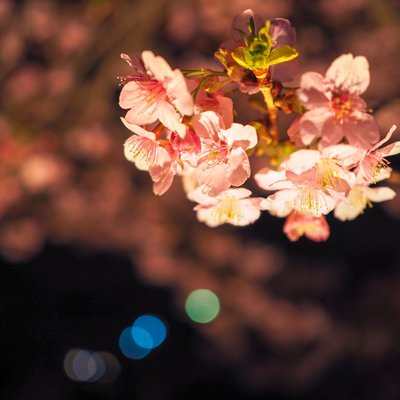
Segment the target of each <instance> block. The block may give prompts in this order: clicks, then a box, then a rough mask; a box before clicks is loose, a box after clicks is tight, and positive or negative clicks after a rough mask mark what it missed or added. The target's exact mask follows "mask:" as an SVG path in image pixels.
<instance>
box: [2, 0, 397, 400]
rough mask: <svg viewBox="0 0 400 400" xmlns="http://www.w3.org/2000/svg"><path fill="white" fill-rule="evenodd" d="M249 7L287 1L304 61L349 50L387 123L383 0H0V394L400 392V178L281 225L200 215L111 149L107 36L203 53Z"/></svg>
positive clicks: (175, 57)
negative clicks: (310, 228)
mask: <svg viewBox="0 0 400 400" xmlns="http://www.w3.org/2000/svg"><path fill="white" fill-rule="evenodd" d="M246 8H253V9H254V10H255V11H257V12H258V13H260V14H262V15H264V16H269V17H285V18H289V19H290V20H291V22H292V24H293V25H294V26H295V27H296V28H297V33H298V45H297V47H298V49H299V51H300V55H301V58H300V60H301V65H302V71H303V72H304V71H308V70H315V71H318V72H324V71H325V70H326V69H327V67H328V66H329V64H330V63H331V61H332V60H333V59H334V58H336V57H337V56H338V55H340V54H342V53H344V52H352V53H354V54H356V55H365V56H366V57H367V58H368V60H369V62H370V65H371V85H370V87H369V89H368V91H367V93H366V96H365V98H366V100H367V101H368V104H369V105H370V106H371V107H372V108H373V109H374V110H375V116H376V118H377V120H378V121H379V124H380V126H381V129H382V134H385V133H386V132H387V131H388V129H389V127H390V126H391V125H392V124H394V123H396V124H397V125H398V126H400V68H399V66H398V65H399V63H400V2H399V1H398V0H318V1H317V0H316V1H306V0H258V1H257V0H153V1H148V0H132V1H123V0H81V1H80V0H74V1H69V2H62V1H56V0H53V1H50V0H48V1H45V0H44V1H41V0H31V1H23V0H21V1H18V0H15V1H12V0H0V87H1V90H0V289H1V290H0V320H1V333H0V398H1V399H8V400H14V399H15V400H35V399H39V400H47V399H49V400H55V399H57V400H64V399H66V400H67V399H100V400H101V399H138V400H142V399H143V400H145V399H146V400H147V399H149V400H174V399H188V398H190V399H208V400H214V399H222V398H228V399H267V400H268V399H273V400H305V399H307V400H313V399H319V400H321V399H324V400H339V399H340V400H347V399H363V400H370V399H371V400H372V399H374V400H375V399H378V400H381V399H382V400H396V399H399V398H400V383H399V376H400V268H399V266H400V265H399V264H400V259H399V244H398V241H397V240H398V239H399V233H398V232H399V228H400V224H399V219H400V198H399V197H397V198H396V199H394V200H393V201H390V202H387V203H385V204H384V205H383V206H374V207H373V208H372V209H368V210H366V212H365V214H364V215H362V216H360V217H359V218H358V219H357V220H355V221H353V222H347V223H340V222H338V221H335V220H334V219H333V218H331V217H329V218H328V221H329V222H330V224H331V231H332V232H331V237H330V239H329V240H328V241H327V242H326V243H322V244H316V243H312V242H308V241H306V240H305V239H302V240H300V241H299V242H298V243H290V242H289V241H288V240H287V239H286V237H285V236H284V234H283V233H282V226H283V222H284V221H283V220H280V219H277V218H273V217H270V216H268V215H264V216H263V217H262V218H261V219H260V220H259V221H258V222H257V223H256V224H255V225H252V226H249V227H246V228H240V229H239V228H231V227H225V226H223V227H220V228H217V229H210V228H207V227H206V226H204V225H202V224H200V223H199V222H197V221H196V217H195V214H194V212H193V211H192V207H193V204H191V203H190V202H189V201H188V200H187V199H186V198H185V195H184V193H183V190H182V188H181V184H180V182H178V181H177V182H175V183H174V185H173V187H172V188H171V190H170V191H169V192H168V193H167V194H165V195H164V196H162V197H161V198H158V197H155V196H154V195H153V194H152V190H151V182H150V178H149V177H148V175H147V174H145V173H142V172H139V171H137V170H136V169H135V168H134V166H133V165H132V164H131V163H129V162H127V161H126V160H125V159H124V158H123V152H122V144H123V142H124V141H125V139H126V138H127V137H128V136H129V131H127V130H126V129H125V128H124V127H123V125H122V124H121V122H120V120H119V117H120V116H122V115H123V114H124V112H123V110H121V109H119V107H118V96H119V91H120V88H119V87H118V81H117V79H116V77H117V76H118V75H123V74H126V73H128V69H127V67H126V65H125V63H124V62H123V61H122V60H121V59H120V57H119V55H120V53H121V52H124V53H128V54H130V55H135V54H140V53H141V51H142V50H145V49H152V50H153V51H154V52H156V53H157V54H160V55H163V56H164V57H166V59H167V60H168V61H169V63H170V64H171V65H173V66H174V67H182V68H199V67H202V66H212V65H216V64H215V61H214V60H213V58H212V53H213V52H214V51H215V50H216V49H217V48H218V45H219V44H220V43H221V42H222V41H224V40H226V39H227V38H228V37H229V33H230V24H231V21H232V18H233V17H234V15H235V14H238V13H240V12H241V11H243V10H244V9H246ZM238 108H239V111H238V114H239V120H241V121H243V122H246V121H248V118H250V113H249V111H248V110H249V107H248V105H247V103H245V102H243V101H241V100H240V99H239V100H238ZM289 122H290V121H289V119H288V118H283V122H282V124H281V125H282V126H281V127H282V131H283V132H284V129H285V128H287V125H288V123H289ZM396 135H397V136H396V137H395V140H400V135H399V133H397V134H396ZM391 161H392V166H393V168H395V169H396V168H397V169H399V168H400V163H399V162H398V161H396V160H393V159H392V160H391ZM257 163H258V164H257V166H255V169H257V168H258V167H260V166H261V165H262V160H258V161H257ZM390 185H391V187H392V188H393V189H394V190H396V191H399V189H400V188H399V186H398V184H396V183H391V184H390ZM259 195H264V193H259ZM199 289H202V290H199ZM204 289H206V290H204ZM127 332H128V333H129V334H127ZM134 332H136V336H135V335H134ZM132 337H133V338H134V339H135V340H136V341H133V342H132Z"/></svg>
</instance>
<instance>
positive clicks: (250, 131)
mask: <svg viewBox="0 0 400 400" xmlns="http://www.w3.org/2000/svg"><path fill="white" fill-rule="evenodd" d="M219 136H220V138H221V140H223V141H226V142H227V143H228V146H229V147H232V146H240V147H241V148H242V149H243V150H247V149H251V148H253V147H254V146H255V145H256V144H257V141H258V139H257V132H256V130H255V128H254V127H253V126H251V125H245V126H243V125H241V124H236V123H234V124H232V126H231V127H230V128H229V129H226V130H221V131H220V134H219Z"/></svg>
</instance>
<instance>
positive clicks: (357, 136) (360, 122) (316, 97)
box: [288, 54, 379, 149]
mask: <svg viewBox="0 0 400 400" xmlns="http://www.w3.org/2000/svg"><path fill="white" fill-rule="evenodd" d="M368 85H369V65H368V61H367V59H366V58H365V57H362V56H357V57H354V56H353V55H352V54H344V55H342V56H340V57H339V58H337V59H336V60H335V61H334V62H333V63H332V64H331V66H330V67H329V69H328V71H327V73H326V75H325V77H323V76H322V75H320V74H318V73H316V72H307V73H305V74H304V75H303V76H302V77H301V81H300V89H299V91H298V97H299V99H300V101H301V102H302V103H303V104H304V106H305V107H306V108H307V109H308V111H307V112H306V113H305V114H304V115H303V116H301V117H300V118H299V120H297V121H296V122H295V124H294V125H293V126H292V127H291V129H289V132H288V134H289V136H290V137H291V138H292V140H293V141H294V142H295V143H297V144H299V143H301V144H302V145H309V144H311V143H312V142H313V141H314V140H316V139H318V138H320V139H321V141H320V145H321V146H322V147H326V146H330V145H334V144H336V143H339V142H340V141H341V140H342V139H343V138H345V139H346V140H347V141H348V142H349V144H350V145H352V146H355V147H359V148H362V149H368V148H370V147H371V145H373V144H374V143H376V142H377V141H378V140H379V128H378V125H377V124H376V122H375V119H374V118H373V117H372V116H371V115H370V114H368V112H367V111H368V109H367V106H366V104H365V102H364V100H362V99H361V98H360V97H359V96H360V95H361V94H362V93H363V92H364V91H365V90H366V89H367V87H368Z"/></svg>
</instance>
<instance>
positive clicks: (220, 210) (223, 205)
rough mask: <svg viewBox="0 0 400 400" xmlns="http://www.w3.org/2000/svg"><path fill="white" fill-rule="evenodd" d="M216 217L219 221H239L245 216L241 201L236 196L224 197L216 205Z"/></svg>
mask: <svg viewBox="0 0 400 400" xmlns="http://www.w3.org/2000/svg"><path fill="white" fill-rule="evenodd" d="M214 212H215V217H216V218H217V219H218V221H219V223H224V222H239V221H240V220H241V219H242V218H243V209H242V207H241V205H240V201H239V200H238V199H236V198H234V197H226V198H224V199H222V200H221V201H220V202H219V204H218V206H217V207H215V211H214Z"/></svg>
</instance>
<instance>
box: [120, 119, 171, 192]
mask: <svg viewBox="0 0 400 400" xmlns="http://www.w3.org/2000/svg"><path fill="white" fill-rule="evenodd" d="M121 120H122V122H123V123H124V125H125V126H126V127H127V128H128V129H129V130H131V131H132V132H134V133H135V134H134V135H132V136H130V137H129V138H128V139H127V140H126V141H125V143H124V154H125V157H126V158H127V159H128V160H129V161H131V162H133V163H134V164H135V166H136V167H137V168H138V169H140V170H143V171H149V174H150V176H151V179H152V180H153V182H154V184H153V191H154V193H155V194H157V195H162V194H164V193H165V192H166V191H167V190H168V189H169V188H170V186H171V184H172V181H173V178H174V176H175V174H176V173H177V168H178V165H177V158H178V155H177V153H176V152H175V151H174V149H173V148H172V147H171V145H170V144H169V142H168V141H164V142H165V143H163V141H161V140H158V139H157V136H156V134H155V133H154V132H150V131H147V130H145V129H143V128H141V127H140V126H138V125H135V124H131V123H129V122H128V121H126V120H125V119H124V118H121Z"/></svg>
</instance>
